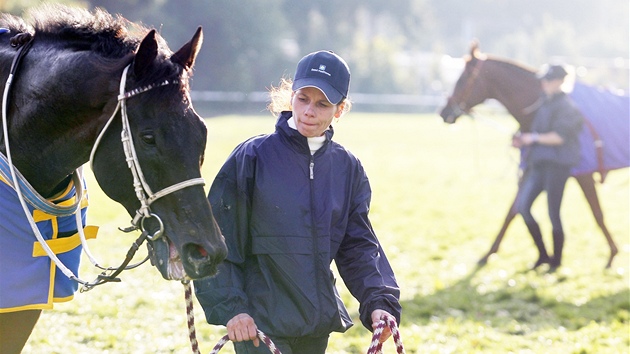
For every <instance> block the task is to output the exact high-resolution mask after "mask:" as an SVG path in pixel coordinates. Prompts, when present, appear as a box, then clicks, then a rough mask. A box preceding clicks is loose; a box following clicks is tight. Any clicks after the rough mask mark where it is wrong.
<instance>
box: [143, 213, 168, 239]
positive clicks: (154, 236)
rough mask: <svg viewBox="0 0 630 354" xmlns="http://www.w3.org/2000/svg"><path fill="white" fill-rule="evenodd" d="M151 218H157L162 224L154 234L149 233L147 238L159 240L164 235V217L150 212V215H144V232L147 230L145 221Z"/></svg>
mask: <svg viewBox="0 0 630 354" xmlns="http://www.w3.org/2000/svg"><path fill="white" fill-rule="evenodd" d="M150 218H155V219H157V222H158V224H159V225H160V228H159V229H158V230H157V231H156V232H155V233H154V234H153V235H151V234H149V233H147V239H148V240H149V241H155V240H158V239H159V238H160V237H162V235H163V234H164V223H163V222H162V219H160V217H159V216H157V214H153V213H149V216H143V217H142V220H141V221H140V230H141V231H142V232H145V231H146V230H145V228H144V221H145V220H146V219H150Z"/></svg>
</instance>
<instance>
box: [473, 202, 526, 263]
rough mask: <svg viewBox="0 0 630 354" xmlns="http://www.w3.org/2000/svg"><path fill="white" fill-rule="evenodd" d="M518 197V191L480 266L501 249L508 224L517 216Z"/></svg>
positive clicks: (480, 261) (479, 261)
mask: <svg viewBox="0 0 630 354" xmlns="http://www.w3.org/2000/svg"><path fill="white" fill-rule="evenodd" d="M517 198H518V192H517V193H516V197H514V201H513V202H512V206H510V210H508V213H507V215H506V216H505V220H504V221H503V225H502V226H501V230H500V231H499V234H498V235H497V237H496V239H495V240H494V243H493V244H492V247H490V250H489V251H488V253H486V254H485V255H484V256H483V257H481V259H480V260H478V261H477V264H478V265H480V266H483V265H485V264H486V263H488V258H489V257H490V256H491V255H492V254H494V253H497V252H498V251H499V245H500V244H501V241H503V236H505V232H506V231H507V228H508V226H510V223H511V222H512V220H514V217H515V216H516V214H518V213H517V212H516V200H517Z"/></svg>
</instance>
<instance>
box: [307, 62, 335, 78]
mask: <svg viewBox="0 0 630 354" xmlns="http://www.w3.org/2000/svg"><path fill="white" fill-rule="evenodd" d="M311 71H316V72H318V73H321V74H326V75H328V76H331V75H330V73H328V72H327V71H326V65H324V64H320V65H319V68H318V69H315V68H312V69H311Z"/></svg>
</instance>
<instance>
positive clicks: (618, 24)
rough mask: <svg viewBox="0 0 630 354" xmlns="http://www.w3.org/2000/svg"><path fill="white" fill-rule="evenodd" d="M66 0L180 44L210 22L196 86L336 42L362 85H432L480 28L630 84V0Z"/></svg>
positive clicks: (517, 47)
mask: <svg viewBox="0 0 630 354" xmlns="http://www.w3.org/2000/svg"><path fill="white" fill-rule="evenodd" d="M49 1H54V0H49ZM41 2H43V1H42V0H0V10H1V11H3V12H10V13H13V14H17V15H21V14H22V13H23V10H24V9H26V8H28V7H31V6H35V5H37V4H39V3H41ZM56 2H65V3H70V4H75V5H79V6H87V7H95V6H99V7H103V8H105V9H106V10H108V11H110V12H112V13H120V14H122V15H123V16H124V17H126V18H127V19H129V20H131V21H134V22H142V23H144V24H145V25H147V26H150V27H155V28H157V29H158V30H160V31H161V34H162V36H163V37H164V38H165V39H166V40H167V41H168V42H169V44H170V45H171V49H173V50H176V49H178V48H179V46H181V45H182V44H183V43H185V42H186V41H188V40H189V39H190V37H191V35H192V33H193V31H194V30H195V29H196V27H197V26H199V25H201V26H203V27H204V34H205V41H204V42H205V43H204V46H203V47H202V50H201V53H200V56H199V58H198V62H197V65H196V67H195V70H196V75H195V76H194V78H193V88H194V89H195V90H220V91H243V92H247V91H261V90H264V88H265V87H268V86H270V85H272V84H274V85H275V84H277V82H278V79H279V77H281V76H283V75H284V76H291V75H292V74H293V71H294V69H295V64H296V61H297V60H298V59H299V58H300V57H301V56H302V55H305V54H307V53H309V52H311V51H314V50H320V49H329V50H333V51H335V52H337V53H339V54H340V55H341V56H343V57H344V58H346V60H347V61H348V62H349V64H350V66H351V68H352V69H353V91H354V90H358V91H354V92H369V93H424V92H431V91H434V87H432V86H434V84H435V81H436V80H440V78H444V77H452V76H453V75H451V74H448V75H445V72H444V70H445V68H444V66H441V64H440V62H441V61H440V59H439V58H440V56H441V55H444V54H447V55H450V56H453V57H461V56H462V55H464V54H466V53H467V52H468V49H469V44H470V41H471V40H472V39H473V38H478V39H479V40H480V42H481V49H482V50H483V51H484V52H487V53H492V54H495V55H499V56H504V57H507V58H512V59H515V60H518V61H521V62H524V63H526V64H529V65H531V66H534V67H537V66H539V65H541V64H542V63H545V62H547V61H549V60H552V59H563V60H564V61H565V62H567V63H570V64H573V65H576V66H580V67H582V68H583V69H584V70H582V71H581V72H591V73H594V72H596V73H597V80H601V81H603V82H606V81H611V82H615V83H616V85H617V86H619V87H625V88H628V57H629V51H630V48H629V47H630V40H629V35H630V33H629V31H628V28H629V27H630V26H629V23H628V21H629V19H628V13H629V3H630V2H628V1H619V0H599V1H597V2H594V1H592V0H556V1H547V0H530V1H525V2H524V1H520V0H471V1H460V0H389V1H386V2H384V1H381V0H362V1H360V0H345V1H335V0H319V1H310V0H239V1H233V0H211V1H208V0H187V1H179V2H177V1H167V0H126V1H120V0H57V1H56ZM431 56H432V57H431ZM448 70H451V71H453V70H458V69H457V68H453V67H451V68H449V69H448ZM447 85H448V84H447ZM447 85H446V86H444V87H445V88H448V86H447ZM437 86H439V85H435V87H437Z"/></svg>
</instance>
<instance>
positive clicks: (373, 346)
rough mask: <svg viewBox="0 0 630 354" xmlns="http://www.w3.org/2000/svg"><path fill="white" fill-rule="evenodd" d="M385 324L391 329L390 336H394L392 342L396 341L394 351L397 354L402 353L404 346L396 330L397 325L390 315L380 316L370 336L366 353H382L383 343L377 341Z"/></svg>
mask: <svg viewBox="0 0 630 354" xmlns="http://www.w3.org/2000/svg"><path fill="white" fill-rule="evenodd" d="M385 326H387V327H389V329H390V330H391V331H392V336H393V337H394V343H396V352H397V353H398V354H404V353H405V348H404V347H403V343H402V339H401V338H400V332H399V331H398V327H397V326H396V321H395V320H394V319H393V318H391V317H385V316H383V317H381V320H380V321H379V323H378V325H377V326H376V329H375V330H374V334H373V336H372V342H371V343H370V347H369V348H368V351H367V354H382V353H383V343H380V342H379V339H380V338H381V335H382V334H383V330H384V329H385Z"/></svg>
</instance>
